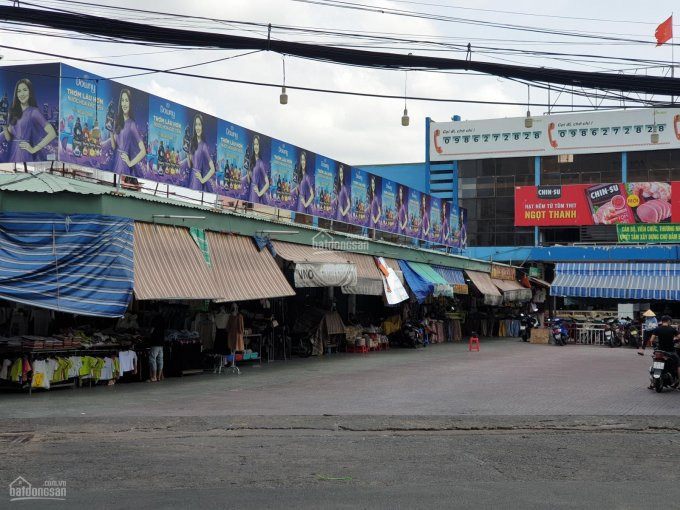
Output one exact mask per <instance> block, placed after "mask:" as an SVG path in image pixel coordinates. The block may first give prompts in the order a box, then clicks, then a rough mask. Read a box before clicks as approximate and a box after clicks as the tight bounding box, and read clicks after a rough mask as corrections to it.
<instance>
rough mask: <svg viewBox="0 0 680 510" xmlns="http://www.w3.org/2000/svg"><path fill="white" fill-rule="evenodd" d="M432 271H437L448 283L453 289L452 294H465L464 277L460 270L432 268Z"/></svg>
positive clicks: (465, 284) (466, 287)
mask: <svg viewBox="0 0 680 510" xmlns="http://www.w3.org/2000/svg"><path fill="white" fill-rule="evenodd" d="M432 269H434V270H435V271H437V273H439V274H440V275H441V276H442V277H443V278H444V279H445V280H446V281H447V282H448V283H449V285H451V286H452V287H453V292H454V294H467V293H468V286H467V283H466V282H465V276H464V275H463V271H462V270H461V269H453V268H451V267H443V266H432Z"/></svg>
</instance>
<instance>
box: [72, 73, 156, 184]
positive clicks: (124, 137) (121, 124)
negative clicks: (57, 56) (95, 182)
mask: <svg viewBox="0 0 680 510" xmlns="http://www.w3.org/2000/svg"><path fill="white" fill-rule="evenodd" d="M60 96H61V106H60V108H61V115H60V116H61V121H60V123H59V160H60V161H64V162H67V163H75V164H78V165H83V166H87V167H90V168H97V169H100V170H106V171H110V172H115V173H117V174H121V175H132V176H134V177H144V176H146V175H148V171H147V158H146V156H147V138H148V137H147V134H148V119H149V95H148V94H147V93H146V92H142V91H141V90H137V89H134V88H131V87H126V86H124V85H122V84H120V83H116V82H114V81H110V80H106V79H104V78H101V77H99V76H97V75H94V74H90V73H85V72H84V71H81V70H79V69H76V68H74V67H70V66H67V65H62V76H61V86H60ZM95 104H96V107H95Z"/></svg>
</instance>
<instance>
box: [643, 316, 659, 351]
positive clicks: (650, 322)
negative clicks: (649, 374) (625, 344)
mask: <svg viewBox="0 0 680 510" xmlns="http://www.w3.org/2000/svg"><path fill="white" fill-rule="evenodd" d="M642 316H643V317H644V318H645V319H644V321H645V322H644V323H643V325H642V348H643V349H644V348H645V347H647V342H648V341H649V338H650V337H651V336H652V330H653V329H656V328H657V327H659V322H658V321H657V320H656V314H655V313H654V312H653V311H652V310H651V309H649V310H647V311H646V312H645V313H643V314H642Z"/></svg>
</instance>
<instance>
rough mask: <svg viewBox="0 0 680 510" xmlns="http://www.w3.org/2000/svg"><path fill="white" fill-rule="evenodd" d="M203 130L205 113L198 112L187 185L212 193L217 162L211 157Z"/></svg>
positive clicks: (190, 150)
mask: <svg viewBox="0 0 680 510" xmlns="http://www.w3.org/2000/svg"><path fill="white" fill-rule="evenodd" d="M204 136H205V133H204V132H203V115H201V114H200V113H197V114H196V115H195V116H194V134H193V135H192V137H191V144H190V146H189V168H190V170H189V185H188V186H187V187H189V188H191V189H195V190H198V191H206V192H208V193H212V191H213V186H212V183H211V182H210V179H212V177H213V175H215V164H214V163H213V160H212V158H211V157H210V151H209V150H208V144H207V143H206V142H205V137H204Z"/></svg>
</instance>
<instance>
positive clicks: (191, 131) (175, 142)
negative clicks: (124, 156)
mask: <svg viewBox="0 0 680 510" xmlns="http://www.w3.org/2000/svg"><path fill="white" fill-rule="evenodd" d="M216 130H217V119H216V118H215V117H212V116H210V115H206V114H203V113H201V112H198V111H196V110H193V109H191V108H187V107H186V106H182V105H180V104H177V103H173V102H172V101H168V100H166V99H163V98H160V97H157V96H149V143H148V147H149V150H148V154H147V169H146V172H145V174H144V175H142V176H141V177H145V178H147V179H151V180H154V181H157V182H163V183H166V184H174V185H175V186H183V187H185V188H190V189H193V190H196V191H204V192H209V193H213V192H215V191H217V186H216V175H215V172H216V169H215V156H216V152H217V148H216V146H217V143H216V134H217V133H216Z"/></svg>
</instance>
